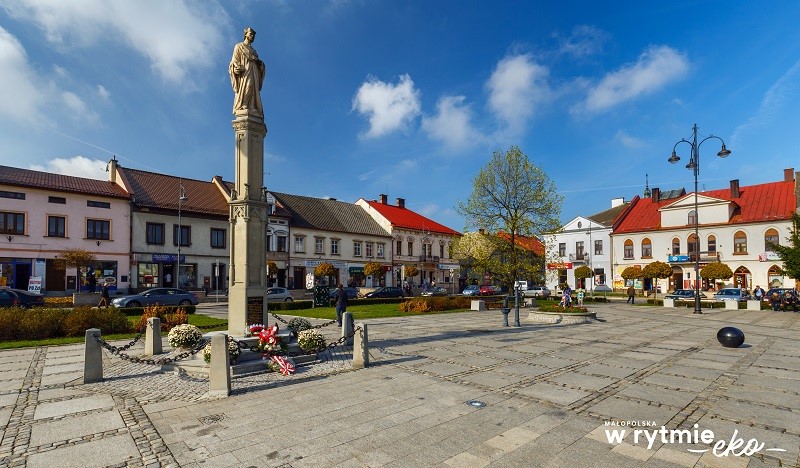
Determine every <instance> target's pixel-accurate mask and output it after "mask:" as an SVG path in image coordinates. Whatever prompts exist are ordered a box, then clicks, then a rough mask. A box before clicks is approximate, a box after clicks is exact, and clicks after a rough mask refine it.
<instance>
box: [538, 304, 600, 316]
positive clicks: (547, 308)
mask: <svg viewBox="0 0 800 468" xmlns="http://www.w3.org/2000/svg"><path fill="white" fill-rule="evenodd" d="M538 310H539V312H558V313H559V314H583V313H586V312H589V309H587V308H586V307H578V306H573V307H567V308H564V307H561V306H560V305H558V304H544V305H541V306H539V308H538Z"/></svg>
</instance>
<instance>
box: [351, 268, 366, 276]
mask: <svg viewBox="0 0 800 468" xmlns="http://www.w3.org/2000/svg"><path fill="white" fill-rule="evenodd" d="M347 271H349V272H350V274H351V275H359V274H361V275H363V274H364V267H363V266H360V267H350V269H349V270H347Z"/></svg>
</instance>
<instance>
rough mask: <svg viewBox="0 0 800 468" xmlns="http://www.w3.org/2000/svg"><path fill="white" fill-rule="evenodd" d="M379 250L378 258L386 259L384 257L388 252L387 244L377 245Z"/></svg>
mask: <svg viewBox="0 0 800 468" xmlns="http://www.w3.org/2000/svg"><path fill="white" fill-rule="evenodd" d="M377 249H378V250H377V253H378V258H383V257H384V255H385V254H384V252H385V251H386V244H383V243H379V244H378V245H377Z"/></svg>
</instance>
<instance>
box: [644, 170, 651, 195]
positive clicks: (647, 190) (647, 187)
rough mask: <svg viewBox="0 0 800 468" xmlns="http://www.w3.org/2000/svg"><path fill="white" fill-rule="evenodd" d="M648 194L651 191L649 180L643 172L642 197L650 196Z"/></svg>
mask: <svg viewBox="0 0 800 468" xmlns="http://www.w3.org/2000/svg"><path fill="white" fill-rule="evenodd" d="M650 195H651V192H650V180H649V179H648V175H647V174H645V175H644V197H645V198H650Z"/></svg>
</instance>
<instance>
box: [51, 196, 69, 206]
mask: <svg viewBox="0 0 800 468" xmlns="http://www.w3.org/2000/svg"><path fill="white" fill-rule="evenodd" d="M47 203H58V204H59V205H66V204H67V199H66V198H64V197H47Z"/></svg>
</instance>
